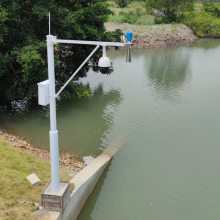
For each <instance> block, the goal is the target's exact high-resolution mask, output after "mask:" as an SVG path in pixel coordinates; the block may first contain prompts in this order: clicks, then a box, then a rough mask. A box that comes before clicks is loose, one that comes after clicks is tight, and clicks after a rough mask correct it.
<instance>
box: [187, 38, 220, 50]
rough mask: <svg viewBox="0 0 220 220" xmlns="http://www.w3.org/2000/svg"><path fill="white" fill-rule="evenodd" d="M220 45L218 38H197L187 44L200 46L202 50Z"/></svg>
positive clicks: (192, 46)
mask: <svg viewBox="0 0 220 220" xmlns="http://www.w3.org/2000/svg"><path fill="white" fill-rule="evenodd" d="M219 46H220V42H219V40H218V39H199V40H196V41H195V42H193V43H192V44H190V45H189V47H191V48H200V49H203V50H210V49H216V47H219Z"/></svg>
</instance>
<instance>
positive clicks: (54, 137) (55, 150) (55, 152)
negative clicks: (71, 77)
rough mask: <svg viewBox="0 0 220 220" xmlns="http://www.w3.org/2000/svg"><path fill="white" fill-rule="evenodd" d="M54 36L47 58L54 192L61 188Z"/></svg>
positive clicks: (49, 42)
mask: <svg viewBox="0 0 220 220" xmlns="http://www.w3.org/2000/svg"><path fill="white" fill-rule="evenodd" d="M54 38H55V37H54V36H53V35H47V59H48V77H49V96H50V162H51V187H52V192H53V193H56V192H58V191H59V190H60V174H59V146H58V131H57V119H56V97H55V95H56V92H55V70H54V47H53V45H54V43H53V42H54Z"/></svg>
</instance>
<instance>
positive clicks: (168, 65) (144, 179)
mask: <svg viewBox="0 0 220 220" xmlns="http://www.w3.org/2000/svg"><path fill="white" fill-rule="evenodd" d="M124 54H125V51H123V50H120V51H117V52H110V53H109V56H110V57H111V59H112V60H113V63H114V72H113V73H112V74H111V75H109V76H105V75H101V74H97V73H93V72H91V71H90V72H89V73H88V77H87V78H85V79H82V80H81V81H82V82H83V83H85V84H89V85H90V87H91V88H92V90H93V95H92V96H91V97H89V98H86V99H77V100H76V99H69V100H66V101H63V102H61V103H59V104H58V113H57V116H58V128H59V134H60V147H61V150H63V151H68V152H71V153H74V154H78V155H81V156H82V155H98V154H99V153H100V152H101V151H102V149H104V148H106V147H107V146H109V145H110V144H113V145H114V144H117V145H120V149H119V152H118V154H117V155H116V156H115V157H114V159H113V160H112V162H111V165H110V166H109V167H108V169H107V170H106V172H105V174H104V175H103V177H102V179H101V181H100V182H99V183H98V186H97V188H96V189H95V191H94V193H93V194H92V195H91V197H90V198H89V200H88V202H87V203H86V205H85V207H84V208H83V210H82V213H81V215H80V217H79V220H112V219H115V220H134V219H135V220H186V219H187V220H207V219H212V220H219V219H220V208H219V204H220V172H219V170H220V133H219V131H220V116H219V114H220V41H219V40H199V41H196V42H195V43H193V44H191V45H188V46H182V47H173V48H166V49H165V48H164V49H146V50H134V51H133V53H132V56H133V61H132V63H125V55H124ZM0 124H1V126H2V127H4V128H7V129H8V130H10V131H11V132H13V133H15V134H17V135H20V136H24V137H26V138H27V139H29V141H31V142H32V143H33V144H35V145H37V146H39V147H48V129H49V119H48V111H47V110H42V109H41V108H39V109H35V110H31V111H30V112H29V113H23V114H15V113H10V114H3V113H1V114H0Z"/></svg>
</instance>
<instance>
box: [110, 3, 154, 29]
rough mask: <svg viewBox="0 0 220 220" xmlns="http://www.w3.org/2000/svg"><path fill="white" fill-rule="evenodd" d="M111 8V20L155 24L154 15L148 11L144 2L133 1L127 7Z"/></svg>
mask: <svg viewBox="0 0 220 220" xmlns="http://www.w3.org/2000/svg"><path fill="white" fill-rule="evenodd" d="M111 10H112V11H113V15H111V16H110V17H109V20H108V21H109V22H115V23H129V24H140V25H152V24H154V16H152V15H150V14H149V13H148V12H147V10H146V7H145V3H144V2H131V3H130V4H129V5H128V6H127V7H126V8H117V7H111Z"/></svg>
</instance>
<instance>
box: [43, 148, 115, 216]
mask: <svg viewBox="0 0 220 220" xmlns="http://www.w3.org/2000/svg"><path fill="white" fill-rule="evenodd" d="M118 148H119V146H114V147H109V148H107V149H106V150H105V151H104V152H103V153H102V154H101V155H100V156H98V157H97V158H96V159H94V160H93V161H92V162H91V163H90V164H89V165H88V166H86V167H85V168H84V169H83V170H81V171H80V172H79V173H78V174H77V175H76V176H75V177H74V178H73V179H71V180H70V184H71V185H74V187H72V189H73V191H72V193H71V195H70V198H69V199H68V198H67V201H65V203H66V206H65V209H64V211H63V212H57V213H52V212H49V213H48V214H49V215H50V214H51V215H50V216H53V217H52V218H51V217H50V219H51V220H76V219H77V217H78V215H79V213H80V211H81V209H82V207H83V206H84V204H85V202H86V200H87V199H88V197H89V195H90V194H91V193H92V191H93V189H94V188H95V186H96V184H97V182H98V180H99V178H100V177H101V175H102V173H103V171H104V170H105V168H106V167H107V165H108V164H109V163H110V161H111V159H112V157H113V156H114V155H115V154H116V152H117V150H118ZM40 219H41V220H42V219H48V217H47V216H46V215H45V216H41V218H40Z"/></svg>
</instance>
